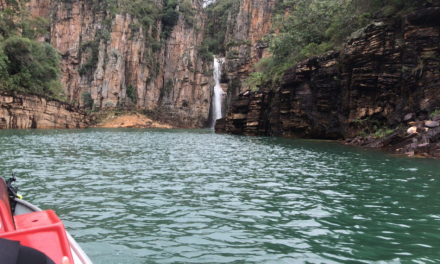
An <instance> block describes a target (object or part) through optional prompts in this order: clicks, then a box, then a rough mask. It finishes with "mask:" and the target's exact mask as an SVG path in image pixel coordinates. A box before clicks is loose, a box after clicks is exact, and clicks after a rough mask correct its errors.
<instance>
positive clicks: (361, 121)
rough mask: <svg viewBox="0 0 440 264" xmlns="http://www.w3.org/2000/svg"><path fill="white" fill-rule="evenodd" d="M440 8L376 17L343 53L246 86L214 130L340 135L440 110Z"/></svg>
mask: <svg viewBox="0 0 440 264" xmlns="http://www.w3.org/2000/svg"><path fill="white" fill-rule="evenodd" d="M439 17H440V7H439V4H435V6H431V7H429V8H424V9H421V10H418V11H415V12H413V13H412V14H410V15H408V16H407V17H404V18H403V19H392V20H386V21H377V22H374V23H372V24H370V25H369V26H368V27H366V28H365V29H364V30H361V31H359V32H356V34H353V36H352V38H351V39H350V40H349V41H348V42H347V43H346V45H345V48H344V50H343V51H342V52H332V53H328V54H325V55H323V56H320V57H315V58H310V59H308V60H305V61H303V62H301V63H299V64H298V65H297V66H296V67H294V68H292V69H289V70H287V71H286V73H285V75H284V78H283V81H282V86H281V87H279V88H277V89H275V90H264V89H262V91H260V92H257V93H250V92H245V93H242V94H240V96H239V98H238V100H237V101H236V102H234V104H233V105H232V107H231V108H230V109H229V112H228V114H227V117H226V118H225V120H223V121H220V122H219V125H218V129H217V132H226V133H231V134H244V135H271V136H283V137H297V138H322V139H339V138H350V137H354V136H356V135H358V134H360V133H373V132H374V130H375V126H376V128H377V126H386V127H395V126H397V125H399V124H402V123H403V122H404V117H405V115H407V114H409V113H415V115H416V117H417V118H418V119H419V120H423V119H427V117H428V114H429V113H431V112H432V111H434V110H436V109H440V19H439Z"/></svg>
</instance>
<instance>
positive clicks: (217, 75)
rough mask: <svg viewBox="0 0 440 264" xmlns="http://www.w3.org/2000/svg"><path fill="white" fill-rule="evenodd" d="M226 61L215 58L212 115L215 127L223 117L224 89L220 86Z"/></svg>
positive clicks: (212, 125)
mask: <svg viewBox="0 0 440 264" xmlns="http://www.w3.org/2000/svg"><path fill="white" fill-rule="evenodd" d="M223 62H224V58H217V57H215V58H214V81H215V86H214V94H213V95H212V111H211V113H212V116H211V120H212V123H211V128H214V127H215V122H216V121H217V120H218V119H220V118H222V117H223V116H222V98H223V90H222V87H221V86H220V79H221V76H222V64H223Z"/></svg>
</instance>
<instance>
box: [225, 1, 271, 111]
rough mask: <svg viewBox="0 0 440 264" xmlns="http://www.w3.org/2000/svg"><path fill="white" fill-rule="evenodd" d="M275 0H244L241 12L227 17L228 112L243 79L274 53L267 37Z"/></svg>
mask: <svg viewBox="0 0 440 264" xmlns="http://www.w3.org/2000/svg"><path fill="white" fill-rule="evenodd" d="M275 2H276V1H275V0H242V1H240V2H239V3H237V5H239V7H238V12H237V13H236V14H235V13H234V12H231V13H230V15H229V17H228V21H227V30H226V37H225V43H224V45H225V46H226V59H225V63H224V64H223V69H222V73H223V77H222V88H223V90H224V91H225V95H226V96H225V100H224V106H223V109H224V112H225V113H226V109H228V108H229V107H230V106H231V104H232V102H233V101H234V100H235V99H236V98H237V96H238V95H239V94H240V92H242V91H243V90H242V89H243V88H242V82H243V81H244V80H245V79H247V77H248V76H249V74H250V73H252V72H254V71H255V70H254V67H253V66H254V65H255V64H256V63H257V62H258V61H259V60H260V59H261V58H265V57H267V56H270V55H269V54H268V52H267V51H266V48H267V47H268V44H267V43H265V42H264V40H263V37H264V36H265V35H267V34H269V33H270V31H271V29H272V16H273V12H274V8H275Z"/></svg>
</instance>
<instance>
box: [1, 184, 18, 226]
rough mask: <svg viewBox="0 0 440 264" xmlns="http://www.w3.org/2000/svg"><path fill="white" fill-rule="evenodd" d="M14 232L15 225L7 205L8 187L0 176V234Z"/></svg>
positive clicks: (9, 207)
mask: <svg viewBox="0 0 440 264" xmlns="http://www.w3.org/2000/svg"><path fill="white" fill-rule="evenodd" d="M14 230H15V225H14V220H13V218H12V212H11V206H10V205H9V194H8V187H7V186H6V182H5V180H4V179H3V178H2V177H1V176H0V234H1V233H5V232H11V231H14Z"/></svg>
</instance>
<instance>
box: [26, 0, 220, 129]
mask: <svg viewBox="0 0 440 264" xmlns="http://www.w3.org/2000/svg"><path fill="white" fill-rule="evenodd" d="M162 2H163V1H159V0H157V1H156V4H157V6H159V7H161V5H162ZM202 2H203V1H202V0H192V1H190V3H191V6H192V10H194V12H195V14H194V19H193V20H192V21H190V22H188V20H187V19H186V18H185V17H184V16H183V15H182V14H180V15H179V19H178V22H177V25H176V26H174V28H173V30H172V32H171V33H170V35H169V37H164V36H163V34H161V33H163V32H162V28H163V26H162V21H160V20H155V21H153V23H152V24H150V26H149V27H146V26H145V25H144V24H142V23H141V21H138V20H137V19H136V18H134V17H133V16H132V15H130V14H128V13H127V12H124V11H123V10H122V9H121V10H122V11H121V10H117V11H114V10H111V8H110V7H109V6H108V5H106V4H105V1H86V0H76V1H57V0H55V1H53V0H52V1H50V0H31V1H30V2H29V3H28V4H27V6H28V8H29V11H30V13H31V15H33V16H41V17H44V18H46V19H47V20H49V21H50V34H48V35H47V36H42V39H46V40H48V41H50V43H51V44H52V45H53V46H54V47H55V48H57V49H58V50H59V51H60V53H61V55H62V77H61V80H62V83H63V84H65V87H66V94H67V97H68V99H69V100H70V101H71V102H73V103H74V104H76V105H79V104H82V102H81V96H82V94H84V93H90V94H91V97H92V99H93V101H94V104H95V105H96V106H98V107H104V108H107V107H114V106H117V105H127V104H131V103H133V101H136V102H135V105H136V106H137V108H139V109H144V110H154V111H156V110H160V111H161V113H164V115H165V117H164V119H167V120H168V122H170V123H172V124H173V125H175V126H180V127H202V126H204V125H205V123H206V121H207V119H208V115H209V108H210V101H211V100H210V98H211V93H212V91H211V90H212V86H213V85H212V77H211V76H212V74H211V71H210V67H211V65H210V64H209V63H204V62H203V61H202V59H201V58H200V56H199V52H198V45H197V43H200V42H201V41H202V38H203V30H202V29H203V26H204V19H205V18H204V14H203V6H202V5H203V4H202ZM178 8H179V7H177V9H178ZM115 12H116V13H115ZM127 89H133V90H134V91H131V92H132V93H134V96H132V97H133V98H129V97H130V96H128V93H129V92H127ZM133 99H134V100H133Z"/></svg>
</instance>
